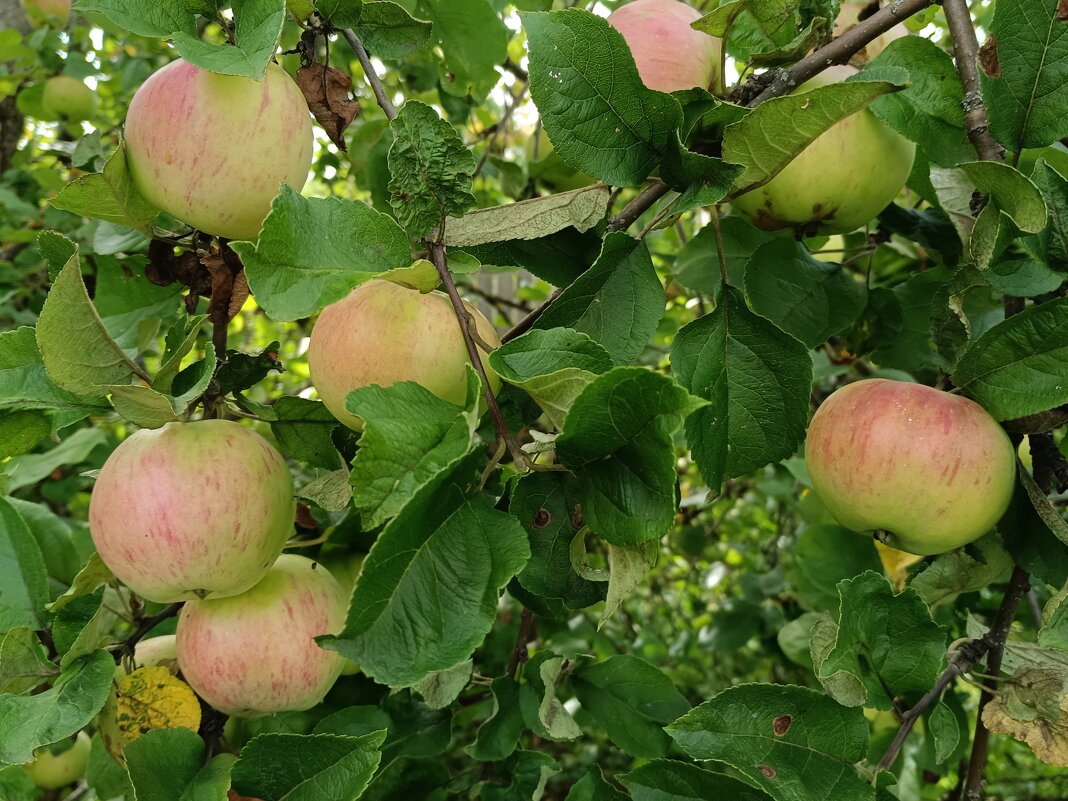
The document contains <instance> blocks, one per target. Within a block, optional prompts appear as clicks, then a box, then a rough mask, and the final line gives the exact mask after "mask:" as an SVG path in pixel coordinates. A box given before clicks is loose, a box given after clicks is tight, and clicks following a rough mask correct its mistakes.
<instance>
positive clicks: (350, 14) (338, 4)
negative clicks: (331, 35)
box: [315, 0, 363, 33]
mask: <svg viewBox="0 0 1068 801" xmlns="http://www.w3.org/2000/svg"><path fill="white" fill-rule="evenodd" d="M315 10H316V11H318V12H319V16H321V17H322V18H323V19H326V20H330V24H331V25H333V26H334V27H335V28H352V27H354V26H356V25H358V24H360V22H361V15H362V12H363V2H362V0H316V2H315ZM360 32H361V33H363V31H362V29H361V31H360Z"/></svg>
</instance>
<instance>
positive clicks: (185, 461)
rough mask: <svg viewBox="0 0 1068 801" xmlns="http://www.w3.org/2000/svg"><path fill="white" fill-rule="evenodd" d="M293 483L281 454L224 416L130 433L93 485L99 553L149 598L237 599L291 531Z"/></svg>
mask: <svg viewBox="0 0 1068 801" xmlns="http://www.w3.org/2000/svg"><path fill="white" fill-rule="evenodd" d="M293 516H294V500H293V479H292V477H291V475H290V473H289V468H288V467H287V466H286V463H285V460H284V459H283V458H282V455H281V454H280V453H278V451H277V450H275V449H274V447H272V446H271V444H270V443H269V442H267V440H265V439H264V438H263V437H261V436H260V435H259V434H257V433H256V432H255V431H253V430H251V429H249V428H246V427H244V426H242V425H239V424H238V423H234V422H231V421H229V420H199V421H197V422H193V423H167V425H165V426H163V427H162V428H157V429H142V430H140V431H138V432H137V433H136V434H134V435H133V436H131V437H128V438H127V439H126V440H125V441H124V442H123V443H122V444H121V445H119V447H118V448H116V449H115V451H114V453H112V454H111V456H110V457H108V460H107V461H106V462H105V463H104V467H103V469H101V471H100V475H99V477H98V478H97V481H96V484H95V486H94V487H93V494H92V497H91V498H90V503H89V530H90V533H91V534H92V538H93V543H94V544H95V545H96V549H97V551H98V552H99V553H100V558H101V559H103V560H104V564H106V565H107V566H108V567H109V568H111V571H112V572H113V573H114V574H115V575H116V576H118V578H119V579H120V580H121V581H122V582H123V583H124V584H125V585H126V586H127V587H129V588H130V589H131V590H133V591H134V592H136V593H137V594H138V595H140V596H142V597H144V598H147V599H148V600H150V601H158V602H160V603H170V602H173V601H185V600H189V599H193V598H207V597H221V596H227V595H237V594H238V593H242V592H245V591H246V590H248V589H249V588H251V587H252V586H253V585H254V584H255V583H256V582H257V581H259V580H260V579H261V578H263V576H264V575H265V574H266V573H267V571H268V570H269V569H270V567H271V565H272V564H273V563H274V560H275V559H277V558H278V555H279V554H280V553H281V552H282V547H283V546H284V545H285V543H286V540H288V539H289V537H290V535H291V534H292V533H293Z"/></svg>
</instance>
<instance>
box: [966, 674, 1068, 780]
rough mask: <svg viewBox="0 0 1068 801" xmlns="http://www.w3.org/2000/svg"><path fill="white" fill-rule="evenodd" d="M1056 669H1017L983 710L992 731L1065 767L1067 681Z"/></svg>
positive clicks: (1067, 760)
mask: <svg viewBox="0 0 1068 801" xmlns="http://www.w3.org/2000/svg"><path fill="white" fill-rule="evenodd" d="M1065 679H1066V676H1065V674H1064V673H1063V672H1061V671H1059V670H1055V669H1053V670H1051V669H1046V668H1021V669H1020V670H1018V671H1017V672H1016V674H1015V675H1014V676H1013V677H1012V679H1011V680H1010V681H1007V682H1005V684H1004V685H1003V688H1002V690H1001V691H999V692H998V694H997V695H996V696H994V698H993V700H992V701H991V702H990V703H989V704H987V705H986V707H985V708H984V709H983V723H985V724H986V727H987V728H988V729H990V731H992V732H997V733H999V734H1008V735H1010V736H1011V737H1015V738H1016V739H1017V740H1021V741H1022V742H1025V743H1027V744H1028V745H1029V746H1031V750H1032V751H1034V752H1035V756H1037V757H1038V758H1039V759H1041V760H1042V761H1043V762H1046V763H1047V764H1050V765H1057V766H1060V767H1068V682H1066V680H1065Z"/></svg>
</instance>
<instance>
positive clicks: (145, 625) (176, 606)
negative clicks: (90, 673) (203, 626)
mask: <svg viewBox="0 0 1068 801" xmlns="http://www.w3.org/2000/svg"><path fill="white" fill-rule="evenodd" d="M182 605H183V602H182V601H176V602H175V603H173V604H170V605H169V606H165V607H163V609H162V610H160V611H159V612H157V613H156V614H154V615H151V616H150V617H146V618H144V619H143V620H142V621H141V622H140V623H139V624H138V625H137V628H136V629H134V633H133V634H131V635H130V636H129V637H127V638H126V639H125V640H123V641H122V647H121V648H119V649H117V650H116V651H115V664H118V663H119V662H121V661H122V657H123V656H124V655H130V656H132V655H133V652H134V648H136V647H137V643H139V642H141V640H142V639H144V637H145V635H146V634H148V633H149V632H150V631H152V629H154V628H155V627H156V626H158V625H159V624H160V623H162V622H163V621H164V620H166V619H167V618H170V617H174V616H175V615H177V614H178V612H179V611H181V608H182Z"/></svg>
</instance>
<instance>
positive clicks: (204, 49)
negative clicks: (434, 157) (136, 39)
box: [172, 0, 286, 81]
mask: <svg viewBox="0 0 1068 801" xmlns="http://www.w3.org/2000/svg"><path fill="white" fill-rule="evenodd" d="M233 9H234V44H219V45H215V44H210V43H208V42H205V41H203V40H201V39H199V38H198V37H196V36H194V35H191V34H188V33H182V32H181V31H179V32H177V33H175V34H174V36H173V37H172V38H173V39H174V46H175V47H176V48H177V49H178V52H179V53H180V54H181V56H182V58H184V59H185V60H186V61H188V62H189V63H190V64H193V65H195V66H197V67H200V68H201V69H205V70H208V71H209V72H218V73H221V74H223V75H240V76H243V77H246V78H252V79H253V80H257V81H262V80H263V76H264V75H265V74H266V72H267V65H268V64H270V63H271V58H272V57H273V56H274V51H275V46H276V45H277V44H278V37H279V35H280V34H281V33H282V23H283V22H285V18H286V4H285V0H233Z"/></svg>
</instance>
